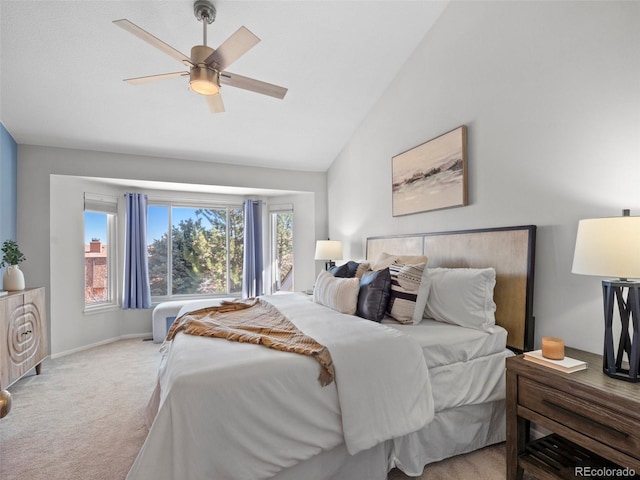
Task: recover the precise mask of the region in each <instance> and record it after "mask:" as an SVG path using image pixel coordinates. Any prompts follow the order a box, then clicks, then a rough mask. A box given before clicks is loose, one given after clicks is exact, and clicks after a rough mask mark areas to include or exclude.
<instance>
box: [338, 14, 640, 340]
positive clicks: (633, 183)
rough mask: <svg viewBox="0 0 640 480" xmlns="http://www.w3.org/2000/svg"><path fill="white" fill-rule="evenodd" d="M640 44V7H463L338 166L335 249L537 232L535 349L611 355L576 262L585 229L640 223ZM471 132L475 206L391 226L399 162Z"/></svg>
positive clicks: (428, 40) (357, 250) (437, 31)
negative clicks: (617, 220)
mask: <svg viewBox="0 0 640 480" xmlns="http://www.w3.org/2000/svg"><path fill="white" fill-rule="evenodd" d="M639 45H640V2H614V1H606V2H596V1H594V2H502V1H497V2H463V1H455V2H451V3H450V5H449V6H448V7H447V9H446V10H445V12H444V13H443V15H442V16H441V18H440V19H439V20H438V22H437V23H436V25H435V26H434V28H433V29H432V30H431V31H430V32H429V33H428V34H427V35H426V37H425V39H424V40H423V42H422V43H421V45H420V46H419V47H418V49H417V50H416V52H415V53H414V54H413V56H412V57H411V58H410V59H409V60H408V62H407V63H406V65H405V66H404V68H403V69H402V70H401V72H400V74H399V75H398V76H397V78H396V79H395V80H394V81H393V84H392V85H391V86H390V88H389V89H388V91H387V92H386V93H385V94H384V95H383V97H382V98H381V99H380V101H379V102H378V103H377V105H376V107H375V108H374V109H373V110H372V111H371V112H370V114H369V116H368V117H367V118H366V119H365V121H364V122H363V123H362V125H361V126H360V128H359V129H358V131H357V132H356V133H355V135H354V136H353V138H352V139H351V141H350V142H349V143H348V145H347V146H346V147H345V149H344V150H343V152H342V153H341V154H340V155H339V157H338V158H337V159H336V161H335V162H334V163H333V165H332V166H331V168H330V170H329V172H328V203H329V226H330V228H329V233H330V236H331V238H332V239H336V240H338V239H342V240H344V241H345V244H346V245H345V250H346V252H345V255H346V256H347V257H348V256H351V257H352V258H361V257H363V256H364V239H365V238H366V237H367V236H369V235H385V234H396V233H398V234H401V233H415V232H430V231H446V230H458V229H466V228H483V227H497V226H506V225H524V224H535V225H538V241H537V252H536V272H535V275H536V278H535V300H534V314H535V316H536V345H538V346H539V344H540V337H541V336H545V335H554V336H559V337H562V338H564V339H565V342H566V343H567V344H568V345H571V346H575V347H578V348H582V349H585V350H589V351H593V352H601V349H602V342H603V338H602V337H603V320H602V308H603V307H602V297H601V286H600V280H601V279H600V278H596V277H585V276H579V275H573V274H572V273H571V263H572V258H573V247H574V242H575V234H576V230H577V222H578V220H580V219H582V218H590V217H601V216H616V215H620V214H621V210H622V209H623V208H631V210H632V215H633V214H636V215H640V187H639V185H640V87H639V86H640V56H639V55H638V53H639V51H638V46H639ZM462 124H465V125H467V126H468V127H469V128H468V153H469V154H468V158H469V198H470V205H469V206H466V207H461V208H455V209H448V210H441V211H436V212H428V213H421V214H415V215H408V216H404V217H397V218H394V217H392V214H391V178H390V177H391V157H392V156H394V155H397V154H398V153H401V152H403V151H405V150H407V149H409V148H411V147H414V146H416V145H419V144H421V143H423V142H425V141H426V140H429V139H431V138H433V137H436V136H438V135H440V134H442V133H444V132H447V131H449V130H451V129H453V128H455V127H457V126H459V125H462Z"/></svg>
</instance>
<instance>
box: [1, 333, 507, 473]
mask: <svg viewBox="0 0 640 480" xmlns="http://www.w3.org/2000/svg"><path fill="white" fill-rule="evenodd" d="M159 362H160V353H159V345H158V344H154V343H152V342H149V341H142V340H141V339H132V340H121V341H118V342H114V343H111V344H108V345H103V346H99V347H95V348H91V349H89V350H85V351H83V352H78V353H75V354H72V355H68V356H65V357H61V358H57V359H55V360H51V359H48V360H46V361H45V362H44V364H43V367H42V373H41V375H38V376H36V375H31V376H28V377H25V378H24V379H22V380H20V381H19V382H17V383H16V384H14V385H13V386H12V387H11V388H10V389H9V391H10V392H11V394H12V397H13V407H12V409H11V412H10V413H9V415H8V416H7V417H5V418H4V419H2V420H0V478H1V479H3V480H123V479H124V478H125V477H126V474H127V472H128V471H129V468H130V466H131V464H132V463H133V460H134V459H135V457H136V455H137V453H138V450H139V449H140V447H141V446H142V443H143V442H144V439H145V436H146V434H147V430H146V428H145V426H144V420H143V417H142V411H143V408H144V406H145V405H146V402H147V400H148V398H149V396H150V395H151V392H152V390H153V387H154V384H155V378H156V372H157V368H158V364H159ZM408 478H410V477H407V476H406V475H404V474H403V473H402V472H399V471H397V470H394V471H392V472H391V473H390V474H389V480H404V479H408ZM420 478H421V479H423V480H452V479H453V480H467V479H468V480H497V479H501V478H505V463H504V445H503V444H499V445H495V446H492V447H487V448H484V449H482V450H479V451H477V452H473V453H470V454H467V455H461V456H459V457H455V458H452V459H448V460H444V461H442V462H439V463H436V464H432V465H428V466H427V467H426V469H425V471H424V473H423V475H422V476H421V477H420ZM176 480H180V479H176ZM212 480H215V479H212ZM301 480H304V479H301Z"/></svg>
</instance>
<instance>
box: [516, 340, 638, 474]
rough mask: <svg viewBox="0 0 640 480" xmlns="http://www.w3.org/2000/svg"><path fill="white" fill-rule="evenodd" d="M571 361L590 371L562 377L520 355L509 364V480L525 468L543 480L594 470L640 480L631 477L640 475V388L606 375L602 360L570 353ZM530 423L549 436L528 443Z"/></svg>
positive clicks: (574, 352) (557, 372) (585, 354)
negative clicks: (579, 362) (546, 432)
mask: <svg viewBox="0 0 640 480" xmlns="http://www.w3.org/2000/svg"><path fill="white" fill-rule="evenodd" d="M566 355H567V356H568V357H571V358H576V359H579V360H584V361H586V362H587V363H588V364H589V367H588V368H587V369H586V370H581V371H579V372H574V373H563V372H559V371H557V370H554V369H552V368H549V367H545V366H543V365H538V364H536V363H533V362H531V361H528V360H525V359H524V357H523V356H522V355H518V356H516V357H511V358H508V359H507V361H506V364H507V458H506V461H507V480H521V479H522V476H523V471H524V470H526V471H527V472H528V473H531V474H533V475H534V476H535V477H536V478H537V479H540V480H553V479H565V478H567V479H573V478H585V477H592V478H593V477H594V475H595V473H596V471H599V472H600V473H602V472H604V473H608V475H604V478H640V476H634V475H629V472H630V471H631V470H633V471H634V472H635V474H640V384H638V383H629V382H625V381H622V380H617V379H613V378H610V377H608V376H607V375H605V374H604V373H603V372H602V356H600V355H596V354H592V353H588V352H583V351H580V350H576V349H572V348H567V349H566ZM531 422H533V423H535V424H537V425H539V426H540V427H542V428H544V429H546V430H548V431H550V432H552V434H551V435H549V436H546V437H543V438H542V439H537V440H531V439H530V435H529V427H530V423H531ZM607 469H609V470H607ZM625 469H627V470H625ZM616 475H617V476H616ZM596 478H599V477H596Z"/></svg>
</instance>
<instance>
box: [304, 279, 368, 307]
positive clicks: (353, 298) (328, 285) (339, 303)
mask: <svg viewBox="0 0 640 480" xmlns="http://www.w3.org/2000/svg"><path fill="white" fill-rule="evenodd" d="M359 291H360V279H359V278H340V277H334V276H333V275H331V274H330V273H329V272H326V271H322V272H320V275H318V278H317V279H316V286H315V288H314V289H313V300H314V301H315V302H316V303H319V304H320V305H324V306H325V307H329V308H331V309H333V310H336V311H338V312H340V313H348V314H349V315H354V314H355V313H356V308H357V307H358V292H359Z"/></svg>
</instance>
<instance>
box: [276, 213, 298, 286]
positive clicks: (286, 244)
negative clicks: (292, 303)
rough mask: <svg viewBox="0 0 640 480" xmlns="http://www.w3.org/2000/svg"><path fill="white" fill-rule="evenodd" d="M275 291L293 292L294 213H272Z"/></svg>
mask: <svg viewBox="0 0 640 480" xmlns="http://www.w3.org/2000/svg"><path fill="white" fill-rule="evenodd" d="M271 258H272V265H273V268H272V282H273V291H274V292H278V291H284V292H292V291H293V212H292V211H279V212H272V213H271Z"/></svg>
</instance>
